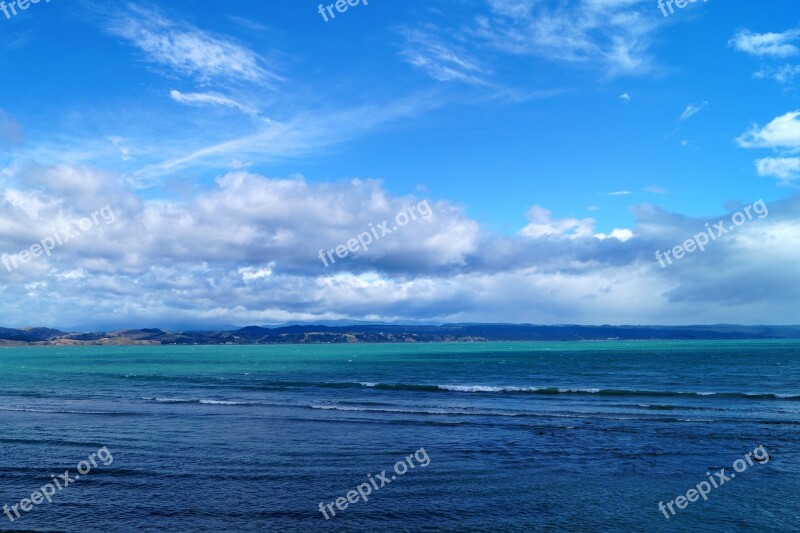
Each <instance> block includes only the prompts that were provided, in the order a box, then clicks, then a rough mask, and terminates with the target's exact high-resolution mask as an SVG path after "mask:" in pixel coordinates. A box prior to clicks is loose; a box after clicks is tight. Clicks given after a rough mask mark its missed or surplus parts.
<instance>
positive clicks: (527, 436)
mask: <svg viewBox="0 0 800 533" xmlns="http://www.w3.org/2000/svg"><path fill="white" fill-rule="evenodd" d="M0 378H1V379H0V475H2V482H1V483H0V505H7V506H9V507H11V506H12V505H14V504H19V502H20V501H21V500H22V499H23V498H30V497H31V494H32V493H33V492H34V491H36V490H37V489H38V488H40V487H42V486H44V485H46V484H47V483H49V482H51V474H54V475H57V476H58V475H61V474H62V473H64V472H65V471H69V472H71V475H72V476H75V475H77V474H76V468H77V467H78V465H79V463H80V462H81V461H82V460H87V458H89V457H90V456H91V454H92V453H97V452H98V450H101V449H104V450H107V452H108V453H107V454H106V453H105V452H101V455H100V456H99V457H98V458H97V459H96V460H95V464H96V466H91V470H90V471H89V472H88V473H86V474H85V475H81V476H80V479H79V480H76V481H74V482H72V483H71V484H70V485H69V486H67V487H63V488H62V490H59V491H57V492H56V494H55V495H54V496H52V497H51V500H52V502H51V503H48V502H47V501H43V502H42V503H40V504H38V505H32V508H31V510H30V511H29V512H27V513H24V512H20V518H17V519H15V521H14V522H13V523H12V522H11V521H10V520H9V519H8V518H7V516H6V515H5V514H3V515H0V530H2V531H75V532H94V531H98V532H100V531H102V532H111V531H154V532H155V531H176V532H180V531H305V532H308V531H379V530H386V531H598V532H600V531H603V532H607V531H625V532H629V531H647V532H660V531H700V530H706V531H708V530H713V531H718V532H722V531H761V532H763V531H797V530H798V529H800V505H799V504H800V496H799V495H800V342H797V341H744V342H743V341H736V342H615V341H610V342H581V343H487V344H417V345H414V344H408V345H318V346H312V345H304V346H294V345H293V346H189V347H186V346H184V347H181V346H164V347H87V348H7V349H0ZM758 446H763V448H762V449H763V450H766V451H767V452H768V455H769V459H768V461H765V462H758V461H754V462H753V461H751V462H752V464H751V465H747V466H746V469H745V470H743V471H741V472H739V473H736V472H735V470H734V468H733V467H732V465H733V464H734V462H735V461H737V459H742V462H740V463H738V466H742V465H743V464H745V463H744V459H743V458H744V457H745V456H746V454H747V452H752V451H753V450H754V449H756V447H758ZM415 452H416V456H415V455H414V453H415ZM409 456H410V457H409ZM102 457H105V458H106V459H108V458H109V457H112V458H113V462H109V464H107V465H106V464H105V463H104V462H103V461H100V460H99V459H100V458H102ZM752 457H753V456H752V455H751V458H752ZM407 458H408V459H407ZM426 458H427V459H426ZM398 461H405V462H406V466H408V464H409V463H411V464H413V465H414V466H415V467H414V468H413V469H412V468H408V471H407V472H405V473H404V474H403V475H399V474H398V473H397V472H396V471H395V464H396V463H397V462H398ZM106 462H108V461H106ZM426 462H427V465H426V466H423V464H424V463H426ZM87 466H89V463H88V460H87V462H86V463H83V466H82V471H84V472H85V471H86V469H87ZM398 468H399V470H403V468H400V467H398ZM721 468H725V469H726V470H725V473H724V475H725V476H727V477H728V478H729V479H728V480H727V481H726V482H724V484H722V485H720V486H718V487H717V488H713V489H712V490H710V492H709V493H708V494H707V501H704V500H703V499H702V498H701V499H698V500H697V501H694V502H691V503H688V504H686V505H685V508H683V509H680V508H678V507H677V503H676V504H675V505H676V506H674V507H673V509H674V511H675V514H674V515H672V514H671V513H669V511H667V512H666V513H667V515H668V516H669V517H670V518H669V519H667V518H666V517H665V514H664V513H663V512H662V511H660V510H659V502H664V503H665V504H666V503H667V502H670V501H672V500H675V499H676V497H678V496H679V495H682V494H683V495H686V493H687V491H688V490H689V489H692V488H693V487H696V486H697V485H698V484H699V483H701V482H703V481H705V480H707V479H708V476H707V474H706V473H707V472H710V473H711V475H712V478H713V477H714V474H713V472H716V471H719V470H720V469H721ZM384 470H385V471H386V474H385V475H383V476H384V479H388V480H389V482H388V483H386V484H385V485H384V486H382V487H381V486H380V484H381V483H384V482H383V481H382V482H376V483H375V484H374V485H372V487H377V488H372V489H370V490H371V494H368V495H367V494H366V491H367V490H366V488H364V487H365V486H367V485H370V484H371V481H370V480H376V476H379V475H381V473H382V472H383V471H384ZM732 473H736V477H731V474H732ZM391 475H394V476H395V479H394V480H391V477H390V476H391ZM365 483H366V484H367V485H362V484H365ZM360 485H361V486H362V492H364V493H365V496H366V497H367V500H366V501H364V499H363V498H361V497H360V496H359V497H358V499H356V498H355V497H354V495H356V494H357V493H351V494H350V497H351V499H352V500H355V501H356V503H351V502H347V500H346V496H347V494H348V492H350V491H353V490H354V489H356V488H357V487H359V486H360ZM337 498H345V499H344V500H339V503H340V504H342V507H343V506H344V505H343V504H344V503H347V505H348V506H347V508H346V509H344V510H341V509H337V508H336V505H335V504H336V500H337ZM331 502H334V503H333V505H332V509H333V510H335V512H336V516H330V515H331V513H330V511H327V514H328V515H329V517H328V519H327V520H326V518H325V516H324V515H323V513H322V512H320V509H319V506H320V503H323V504H328V503H331ZM684 503H686V502H684ZM323 508H324V506H323ZM18 509H19V508H18ZM12 516H13V514H12Z"/></svg>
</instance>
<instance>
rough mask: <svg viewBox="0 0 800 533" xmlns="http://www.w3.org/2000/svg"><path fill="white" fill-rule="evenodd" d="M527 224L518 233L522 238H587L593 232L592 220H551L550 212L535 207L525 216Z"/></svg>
mask: <svg viewBox="0 0 800 533" xmlns="http://www.w3.org/2000/svg"><path fill="white" fill-rule="evenodd" d="M525 216H526V217H527V218H528V220H529V223H528V225H527V226H525V227H524V228H522V229H521V230H520V231H519V234H520V235H522V236H523V237H544V236H549V235H557V236H562V235H568V236H571V237H576V238H577V237H587V236H589V235H591V234H592V233H593V232H594V224H595V223H594V220H593V219H591V218H584V219H580V220H579V219H577V218H562V219H557V220H553V218H552V212H551V211H549V210H547V209H545V208H543V207H541V206H538V205H535V206H533V207H531V208H530V210H528V212H527V214H526V215H525Z"/></svg>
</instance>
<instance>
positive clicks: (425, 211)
mask: <svg viewBox="0 0 800 533" xmlns="http://www.w3.org/2000/svg"><path fill="white" fill-rule="evenodd" d="M417 213H419V216H420V217H422V218H424V219H426V220H427V219H429V218H431V216H432V215H433V210H432V209H431V206H430V204H428V200H423V201H421V202H420V203H418V204H417V205H412V206H411V207H410V208H408V209H407V210H406V211H400V212H399V213H397V216H395V217H394V222H395V224H394V226H392V227H391V229H390V228H389V221H388V220H384V221H383V222H382V223H381V224H378V225H377V227H376V226H374V225H373V224H372V222H370V223H369V231H365V232H363V233H361V234H360V235H358V236H357V237H355V238H353V239H350V240H348V241H347V244H346V245H344V244H340V245H339V246H337V247H336V248H331V249H330V250H328V251H327V252H326V251H325V249H323V248H321V249H320V251H319V258H320V260H321V261H322V264H323V265H325V266H328V260H327V259H325V257H326V256H327V258H328V259H330V262H331V264H333V263H335V262H336V259H334V258H333V255H334V252H335V254H336V256H337V257H339V259H344V258H345V257H347V256H348V254H349V253H350V252H353V253H355V252H357V251H359V250H363V251H365V252H366V251H367V249H368V248H369V245H370V244H372V243H373V242H374V241H378V240H380V239H382V238H383V237H385V236H386V235H390V234H391V233H394V232H395V231H397V230H398V229H400V228H402V227H403V226H405V225H407V224H408V223H409V222H411V221H412V220H417ZM379 232H380V235H379V234H378V233H379ZM373 238H374V239H373Z"/></svg>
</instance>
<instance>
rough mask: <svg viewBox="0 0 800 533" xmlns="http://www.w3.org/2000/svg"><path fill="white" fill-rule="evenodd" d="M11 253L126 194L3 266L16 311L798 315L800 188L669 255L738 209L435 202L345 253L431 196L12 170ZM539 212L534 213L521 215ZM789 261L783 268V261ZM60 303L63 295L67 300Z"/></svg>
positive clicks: (80, 316) (524, 318) (37, 314)
mask: <svg viewBox="0 0 800 533" xmlns="http://www.w3.org/2000/svg"><path fill="white" fill-rule="evenodd" d="M7 174H8V176H7V177H8V179H10V180H12V181H14V182H15V183H17V184H18V185H17V186H15V187H14V188H9V187H6V188H4V189H0V250H4V251H9V252H11V253H13V252H14V251H18V250H22V249H25V248H29V247H30V246H31V245H32V244H33V243H35V242H38V241H39V240H40V239H41V238H42V237H44V236H46V235H48V234H49V233H50V228H52V227H54V226H55V227H58V226H59V225H60V224H61V223H62V222H64V221H67V220H73V219H75V218H79V217H83V216H86V214H87V213H91V212H92V211H93V210H95V209H97V208H98V207H100V206H102V205H105V204H110V205H112V206H113V207H114V211H115V213H116V215H117V221H116V223H114V224H113V225H109V226H105V225H102V226H100V227H98V228H95V230H93V232H92V236H91V238H90V239H80V240H75V241H74V242H70V243H68V244H67V245H65V246H62V247H59V248H58V249H57V250H55V251H54V254H53V256H52V257H50V258H48V257H40V258H37V259H36V260H35V261H31V262H29V263H28V264H26V265H25V268H21V269H18V270H16V271H14V272H12V273H9V272H6V269H5V268H2V267H0V293H2V295H3V297H2V298H0V313H2V314H3V316H6V317H10V318H9V319H8V320H7V323H8V325H22V324H33V323H36V324H43V325H60V324H79V323H85V322H86V320H87V317H96V316H103V317H106V319H107V320H108V321H109V322H119V323H123V324H126V325H136V324H142V323H149V324H154V323H155V324H160V325H161V324H165V323H174V322H175V321H183V322H184V323H186V322H197V321H205V322H208V321H209V320H213V321H214V322H216V323H233V324H243V325H244V324H250V323H269V322H284V321H292V320H325V319H337V318H347V319H364V318H365V317H368V318H369V319H373V320H411V319H413V320H425V321H434V322H439V321H495V322H497V321H509V322H543V323H565V322H584V323H625V322H627V323H631V322H635V323H681V322H683V321H685V320H687V318H686V317H691V319H692V320H693V321H695V322H737V323H742V322H744V323H748V322H749V323H755V322H765V321H768V322H797V321H798V320H800V314H799V313H800V311H798V308H797V305H796V303H797V301H798V299H800V288H798V287H797V286H796V284H794V283H792V280H796V279H797V276H798V275H799V274H800V237H799V236H800V217H798V215H797V213H799V212H800V197H795V198H793V199H790V200H786V201H784V202H777V203H775V204H771V205H770V206H769V212H770V215H769V217H768V218H765V219H763V220H757V219H754V220H753V221H750V222H748V223H747V224H746V225H744V226H741V227H740V228H737V230H736V233H735V234H732V235H729V236H725V237H724V238H720V239H717V240H715V241H714V242H713V245H710V246H709V247H708V249H707V250H706V251H705V252H704V253H695V254H693V255H692V256H690V257H687V258H686V259H684V260H683V261H682V263H681V265H680V268H672V269H667V270H662V269H660V268H659V266H658V263H657V262H656V261H655V259H654V255H653V254H654V252H655V250H665V249H669V248H671V247H673V246H675V245H676V244H679V243H682V242H684V241H685V240H686V239H688V238H690V237H691V236H692V235H694V234H697V233H698V232H700V231H704V227H705V223H707V222H711V223H713V222H715V221H717V220H719V219H723V218H724V217H728V216H729V214H726V213H721V214H719V215H717V216H711V217H707V218H691V217H685V216H682V215H679V214H676V213H669V212H666V211H663V210H661V209H658V208H656V207H652V206H636V207H635V208H634V209H633V215H634V217H635V221H636V222H635V224H634V225H633V226H632V227H630V228H617V229H615V230H614V231H611V232H610V233H608V234H606V233H595V231H594V227H595V223H594V220H593V219H591V218H584V219H579V218H562V219H558V218H553V216H552V213H551V212H550V211H549V210H547V209H545V208H543V207H540V206H534V207H533V208H531V209H530V210H529V211H528V213H527V218H528V223H527V225H525V226H524V227H523V228H522V229H521V230H520V231H519V234H518V235H511V236H504V235H497V234H493V233H491V232H489V231H487V230H485V229H482V228H481V227H480V226H479V225H478V224H477V222H475V221H474V220H472V219H470V218H468V217H467V216H466V215H465V213H464V211H463V209H462V208H461V207H459V206H457V205H454V204H452V203H451V202H447V201H436V202H434V201H431V207H432V212H433V215H432V217H431V218H430V219H427V220H423V219H420V220H417V221H416V222H413V223H410V224H408V225H407V226H406V227H404V228H403V229H402V230H400V231H397V232H395V233H393V234H391V235H387V236H385V237H383V238H382V239H380V240H378V241H376V242H375V243H373V245H372V246H370V248H369V250H368V251H366V252H364V253H359V254H354V255H353V256H351V257H348V258H346V259H345V260H337V262H336V264H334V265H331V266H330V267H328V268H325V267H323V265H322V264H321V262H320V260H319V258H318V251H319V249H320V248H324V249H328V248H331V247H334V246H336V245H338V244H343V243H346V242H347V240H348V239H351V238H353V237H354V236H356V235H358V234H359V233H360V232H362V231H365V230H366V229H367V228H368V224H369V223H380V222H381V221H383V220H387V219H391V217H393V216H394V215H395V214H396V213H398V212H400V211H401V210H403V209H407V208H408V207H409V206H410V205H412V203H414V202H416V201H417V200H418V199H416V198H411V197H398V196H393V195H391V194H389V193H388V192H387V191H386V189H385V188H384V187H382V186H381V184H380V183H378V182H375V181H369V180H350V181H341V182H335V183H318V184H312V183H308V182H306V181H305V180H303V179H301V178H291V179H271V178H265V177H263V176H258V175H256V174H252V173H247V172H232V173H229V174H226V175H224V176H221V177H220V178H219V179H218V180H217V181H216V183H215V184H213V185H212V186H210V187H206V188H203V189H202V190H200V192H199V193H198V194H196V195H195V196H192V197H186V198H185V199H181V198H172V199H138V198H136V197H135V196H133V194H132V192H131V191H130V190H129V189H128V188H127V187H126V186H125V185H124V181H123V180H120V179H118V178H115V176H113V175H109V174H107V173H101V172H98V171H97V170H91V169H85V168H69V167H58V168H55V167H54V168H30V169H15V170H12V171H8V172H7ZM520 218H521V217H520ZM765 262H766V263H767V264H770V265H777V266H776V267H775V268H770V269H768V270H765V269H764V268H763V265H764V264H765ZM54 303H57V305H56V304H54Z"/></svg>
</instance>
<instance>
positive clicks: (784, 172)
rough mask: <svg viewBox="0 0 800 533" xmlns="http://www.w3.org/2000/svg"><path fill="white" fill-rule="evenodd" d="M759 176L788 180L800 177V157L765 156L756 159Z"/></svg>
mask: <svg viewBox="0 0 800 533" xmlns="http://www.w3.org/2000/svg"><path fill="white" fill-rule="evenodd" d="M756 168H757V170H758V175H759V176H766V177H772V178H779V179H781V180H782V181H783V182H788V181H791V180H794V179H797V178H800V158H798V157H765V158H764V159H759V160H757V161H756Z"/></svg>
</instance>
